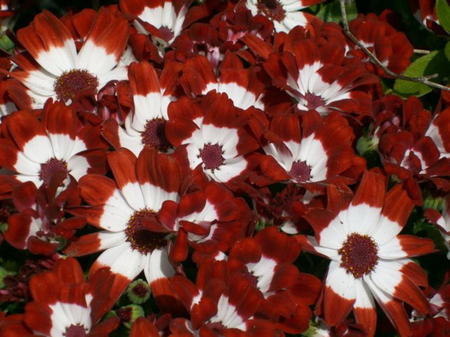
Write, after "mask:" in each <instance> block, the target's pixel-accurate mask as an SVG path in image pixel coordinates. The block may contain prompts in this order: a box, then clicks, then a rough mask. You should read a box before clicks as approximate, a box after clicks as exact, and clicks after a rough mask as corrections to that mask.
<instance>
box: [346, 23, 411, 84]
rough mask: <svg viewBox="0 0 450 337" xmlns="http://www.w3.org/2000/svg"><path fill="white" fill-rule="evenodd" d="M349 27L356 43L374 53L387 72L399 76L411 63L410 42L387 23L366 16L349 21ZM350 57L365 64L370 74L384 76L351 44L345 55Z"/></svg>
mask: <svg viewBox="0 0 450 337" xmlns="http://www.w3.org/2000/svg"><path fill="white" fill-rule="evenodd" d="M349 25H350V30H351V32H352V33H353V35H354V36H355V37H356V38H357V39H358V41H359V42H361V43H362V44H363V45H364V46H365V47H366V48H368V49H369V50H370V51H371V52H372V53H374V54H375V56H376V57H377V58H378V60H380V61H381V62H382V63H383V65H384V66H386V67H387V68H388V69H389V70H391V71H393V72H394V73H397V74H401V73H402V72H403V71H404V70H405V69H406V67H407V66H408V65H409V64H410V63H411V61H410V60H411V57H412V55H413V46H412V44H411V42H409V40H408V38H407V37H406V35H405V34H404V33H402V32H398V31H397V30H396V29H395V28H394V27H392V26H391V25H390V24H389V23H388V22H386V21H384V20H383V19H381V18H378V17H377V16H376V15H374V14H368V15H366V16H363V15H359V16H358V18H356V19H354V20H352V21H350V23H349ZM350 55H351V57H358V58H360V59H361V60H363V61H364V62H366V67H368V68H370V70H371V72H374V73H376V74H380V75H383V74H384V71H383V70H381V68H380V67H378V66H375V65H373V64H372V63H370V62H368V61H369V60H368V58H367V55H366V54H365V53H364V52H363V51H362V50H361V49H360V48H359V47H358V46H355V45H353V44H352V49H351V50H349V51H348V53H347V56H350Z"/></svg>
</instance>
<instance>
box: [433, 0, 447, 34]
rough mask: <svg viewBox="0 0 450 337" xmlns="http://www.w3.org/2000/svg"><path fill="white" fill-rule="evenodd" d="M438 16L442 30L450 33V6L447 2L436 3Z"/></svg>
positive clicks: (445, 0) (439, 0)
mask: <svg viewBox="0 0 450 337" xmlns="http://www.w3.org/2000/svg"><path fill="white" fill-rule="evenodd" d="M436 15H437V17H438V19H439V23H440V25H441V26H442V28H444V29H445V30H446V31H447V32H450V6H449V5H448V3H447V0H437V1H436Z"/></svg>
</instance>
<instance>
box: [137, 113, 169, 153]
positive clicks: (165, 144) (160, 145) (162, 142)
mask: <svg viewBox="0 0 450 337" xmlns="http://www.w3.org/2000/svg"><path fill="white" fill-rule="evenodd" d="M141 137H142V144H143V145H146V146H151V147H154V148H155V149H157V150H159V151H161V152H165V151H167V149H168V148H169V147H170V143H169V141H168V140H167V138H166V121H165V120H164V119H163V118H153V119H152V120H149V121H147V123H146V124H145V127H144V131H143V132H142V134H141Z"/></svg>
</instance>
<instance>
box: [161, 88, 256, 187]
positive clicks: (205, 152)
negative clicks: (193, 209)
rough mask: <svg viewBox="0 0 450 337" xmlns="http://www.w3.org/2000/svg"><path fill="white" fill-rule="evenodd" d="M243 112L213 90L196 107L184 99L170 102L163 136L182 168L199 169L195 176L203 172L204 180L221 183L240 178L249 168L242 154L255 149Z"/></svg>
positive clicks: (246, 115) (248, 163) (223, 95)
mask: <svg viewBox="0 0 450 337" xmlns="http://www.w3.org/2000/svg"><path fill="white" fill-rule="evenodd" d="M246 112H247V110H246V111H243V110H241V109H238V108H236V107H235V106H234V105H233V103H232V101H231V100H230V99H228V97H227V95H225V94H218V93H216V92H214V91H213V92H210V93H209V94H207V95H206V96H205V97H204V98H203V99H202V100H201V103H200V105H198V104H195V103H193V102H192V100H190V99H188V98H186V99H181V100H178V101H176V102H174V103H172V104H171V105H170V106H169V122H168V123H167V128H166V134H167V138H168V139H169V141H170V142H171V143H172V144H173V145H174V146H175V147H178V149H177V150H178V153H179V154H180V156H179V157H180V161H182V163H183V166H184V167H185V169H186V168H187V171H189V169H190V170H199V171H196V172H195V173H197V172H200V173H203V172H204V174H206V175H207V177H208V179H213V180H215V181H218V182H222V183H227V182H229V181H230V180H232V179H234V178H238V177H241V176H243V175H244V173H245V171H246V170H248V168H249V167H250V161H249V160H248V157H247V156H246V155H248V154H249V153H251V152H252V151H254V150H255V149H257V148H258V147H259V145H258V144H257V142H256V140H254V139H253V138H252V137H251V136H250V134H249V133H248V131H247V130H246V129H245V128H244V126H245V125H246V123H247V121H248V119H249V115H248V114H246ZM176 152H177V151H176ZM197 177H199V176H198V175H197ZM199 179H201V177H199Z"/></svg>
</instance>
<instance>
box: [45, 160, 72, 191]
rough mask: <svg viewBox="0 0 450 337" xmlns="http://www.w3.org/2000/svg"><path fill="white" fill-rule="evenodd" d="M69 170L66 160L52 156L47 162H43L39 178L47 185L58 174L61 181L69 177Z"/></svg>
mask: <svg viewBox="0 0 450 337" xmlns="http://www.w3.org/2000/svg"><path fill="white" fill-rule="evenodd" d="M68 174H69V171H68V170H67V163H66V162H65V161H62V160H59V159H56V158H51V159H49V160H48V161H47V162H46V163H45V164H41V170H40V171H39V179H41V180H42V181H43V182H44V184H45V186H49V185H50V181H51V180H52V179H54V178H55V177H56V175H58V177H57V178H56V179H61V181H62V180H63V179H64V178H66V177H67V175H68Z"/></svg>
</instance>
